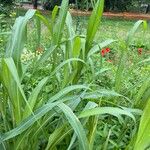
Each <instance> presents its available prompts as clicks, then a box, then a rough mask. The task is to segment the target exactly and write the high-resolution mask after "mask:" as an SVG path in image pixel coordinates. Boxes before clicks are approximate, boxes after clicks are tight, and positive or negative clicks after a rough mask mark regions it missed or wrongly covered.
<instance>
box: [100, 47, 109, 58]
mask: <svg viewBox="0 0 150 150" xmlns="http://www.w3.org/2000/svg"><path fill="white" fill-rule="evenodd" d="M109 52H110V48H105V49H102V50H101V56H102V57H104V56H105V54H107V53H109Z"/></svg>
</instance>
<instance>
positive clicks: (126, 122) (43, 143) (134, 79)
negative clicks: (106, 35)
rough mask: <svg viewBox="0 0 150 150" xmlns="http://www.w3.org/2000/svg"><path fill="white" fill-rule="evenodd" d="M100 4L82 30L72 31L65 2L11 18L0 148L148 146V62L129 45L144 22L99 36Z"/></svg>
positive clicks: (0, 62)
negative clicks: (123, 32)
mask: <svg viewBox="0 0 150 150" xmlns="http://www.w3.org/2000/svg"><path fill="white" fill-rule="evenodd" d="M103 6H104V1H103V0H98V1H97V3H96V4H95V8H94V10H93V12H92V15H91V17H90V19H89V21H88V27H87V30H86V31H85V35H79V34H77V33H76V32H75V31H74V26H73V20H72V17H71V15H70V13H69V12H68V1H66V0H63V1H62V6H61V8H60V10H59V11H58V9H59V8H58V7H57V6H56V7H55V8H54V10H53V12H52V16H51V17H49V16H48V17H47V16H43V15H41V14H40V12H38V11H36V10H29V11H28V12H27V13H26V14H25V15H24V16H22V17H18V18H17V19H16V21H15V24H14V26H13V28H12V31H11V34H10V37H9V40H8V44H7V47H6V51H5V54H4V56H3V57H1V58H0V72H1V74H0V99H1V101H0V112H1V116H0V148H1V149H12V150H17V149H18V150H19V149H29V150H32V149H35V150H36V149H46V150H48V149H54V150H55V149H61V150H66V149H68V150H70V149H81V150H92V149H127V148H128V147H131V148H132V149H144V148H147V147H148V146H149V142H150V141H149V131H148V127H149V118H147V114H148V113H149V96H150V95H149V88H150V86H149V85H150V84H149V83H150V79H149V60H150V59H149V58H148V57H147V56H144V55H142V54H141V52H140V53H138V52H139V51H138V52H137V51H136V52H137V53H135V49H132V44H133V42H134V39H133V36H134V33H135V31H137V29H138V28H139V26H140V24H143V25H144V30H145V31H146V28H147V27H148V26H147V23H146V21H138V22H137V23H136V24H135V26H134V27H133V29H131V31H130V32H129V34H128V35H127V37H126V39H116V40H115V39H107V40H105V41H103V42H101V41H98V40H96V38H95V37H96V33H97V31H98V29H99V25H100V19H101V17H102V12H103ZM57 14H58V15H57ZM33 24H34V26H33ZM33 28H34V29H33ZM3 34H5V33H3ZM31 34H32V37H31V36H29V35H31ZM45 35H46V38H47V41H44V42H45V43H46V44H47V45H46V44H45V43H43V36H45ZM30 39H32V41H30ZM30 42H31V44H32V46H31V47H29V45H30V44H29V43H30ZM33 44H35V47H34V48H33ZM108 46H109V47H110V49H111V51H110V52H108V51H109V49H108V48H109V47H108ZM111 47H112V48H111ZM106 48H107V50H108V51H107V53H105V54H104V55H102V51H101V50H102V49H103V50H104V52H105V50H106ZM131 49H132V51H133V52H132V51H131ZM98 52H100V54H98ZM24 57H28V58H27V59H23V58H24ZM130 57H132V64H131V63H130ZM110 59H111V60H112V61H113V62H107V61H108V60H110ZM143 77H146V78H143ZM142 111H143V113H142ZM141 114H142V117H141ZM140 117H141V118H140ZM139 119H141V121H140V125H139V122H138V120H139ZM138 126H139V129H138ZM137 132H138V133H137ZM130 141H131V142H130ZM128 144H129V145H128Z"/></svg>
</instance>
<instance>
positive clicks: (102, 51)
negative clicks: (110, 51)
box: [101, 49, 106, 57]
mask: <svg viewBox="0 0 150 150" xmlns="http://www.w3.org/2000/svg"><path fill="white" fill-rule="evenodd" d="M105 54H106V52H105V49H102V50H101V55H102V57H104V56H105Z"/></svg>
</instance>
